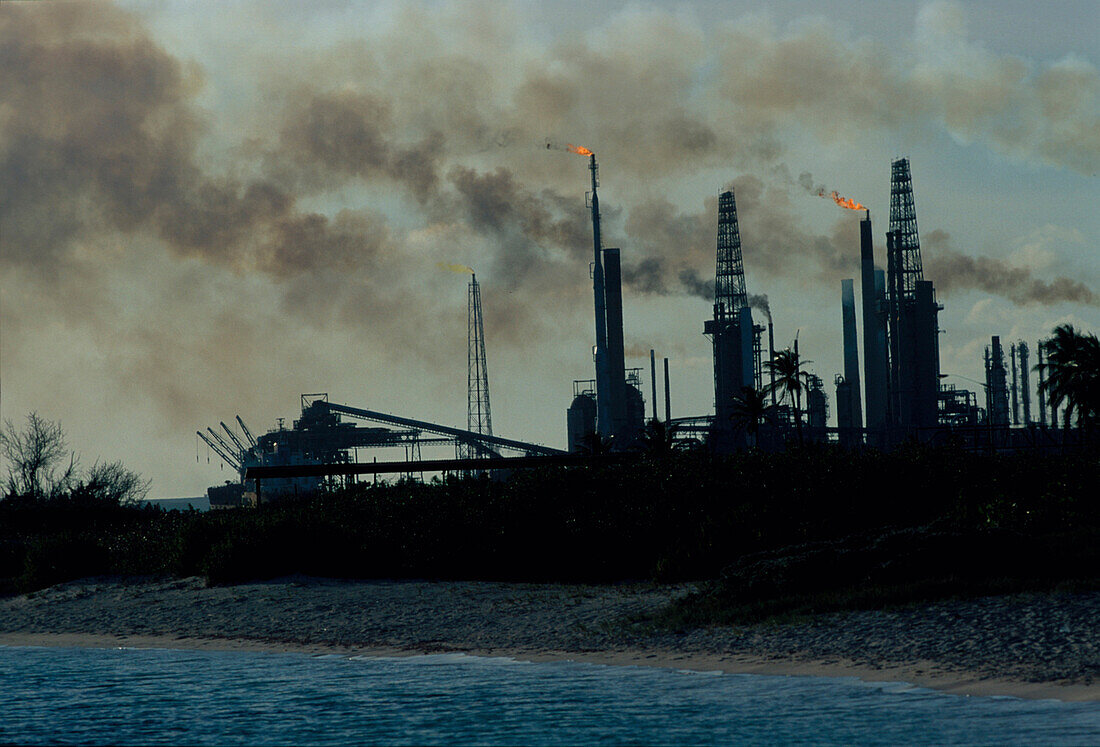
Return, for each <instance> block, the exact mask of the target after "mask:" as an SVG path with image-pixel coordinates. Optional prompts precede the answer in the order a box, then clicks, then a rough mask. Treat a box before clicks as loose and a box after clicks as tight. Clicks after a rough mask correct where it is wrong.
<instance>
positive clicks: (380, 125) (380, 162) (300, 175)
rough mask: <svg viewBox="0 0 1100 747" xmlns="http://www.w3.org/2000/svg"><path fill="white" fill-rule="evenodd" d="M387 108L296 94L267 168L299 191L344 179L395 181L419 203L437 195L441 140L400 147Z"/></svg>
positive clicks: (360, 99)
mask: <svg viewBox="0 0 1100 747" xmlns="http://www.w3.org/2000/svg"><path fill="white" fill-rule="evenodd" d="M391 108H392V107H391V103H390V102H389V101H388V100H387V99H384V98H381V97H377V96H371V95H367V94H362V93H353V92H348V91H339V92H318V91H315V90H309V89H305V90H298V91H295V92H294V93H293V94H292V95H291V96H290V98H289V101H288V102H287V103H286V112H285V114H284V116H285V122H284V124H283V127H282V130H281V132H280V135H279V143H278V148H277V149H275V150H272V151H271V152H269V153H267V154H266V159H267V164H266V168H267V169H268V170H269V172H272V173H277V174H282V175H284V176H287V175H292V176H293V177H296V178H295V182H296V183H297V184H298V185H299V186H300V187H301V188H303V189H316V190H324V189H326V188H332V187H335V186H339V184H340V183H341V182H342V181H345V180H346V179H347V178H349V177H356V178H359V179H362V180H364V181H367V182H368V183H369V182H372V181H379V180H384V181H387V182H396V183H399V184H404V185H405V186H406V187H407V188H408V190H409V192H410V193H411V194H412V195H413V196H414V197H415V198H416V199H417V200H418V201H419V202H420V203H422V204H423V203H425V202H427V201H428V200H430V199H432V198H433V197H435V196H436V193H437V189H438V185H439V170H440V159H441V157H442V156H443V154H444V151H445V150H446V143H445V139H444V137H443V134H442V133H440V132H438V131H433V132H431V133H429V134H428V135H426V136H425V137H424V138H423V139H422V140H420V141H419V142H417V143H413V144H411V145H402V144H399V143H398V142H396V133H395V128H394V123H393V116H392V113H391Z"/></svg>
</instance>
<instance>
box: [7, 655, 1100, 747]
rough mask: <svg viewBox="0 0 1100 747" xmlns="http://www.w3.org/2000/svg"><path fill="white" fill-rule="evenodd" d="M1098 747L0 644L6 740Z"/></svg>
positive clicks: (212, 658) (301, 659)
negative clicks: (1054, 746) (1035, 746)
mask: <svg viewBox="0 0 1100 747" xmlns="http://www.w3.org/2000/svg"><path fill="white" fill-rule="evenodd" d="M9 742H18V743H32V744H34V743H38V744H41V743H51V744H57V743H80V744H157V743H160V744H217V745H231V744H260V745H263V744H290V743H293V744H351V743H357V744H486V745H494V744H536V745H538V744H639V743H643V744H685V745H686V744H690V745H707V744H726V745H728V744H784V743H801V744H884V745H885V744H889V745H893V744H899V743H905V744H936V745H943V744H966V745H971V744H998V745H1001V744H1026V745H1033V744H1044V745H1048V744H1065V745H1082V744H1098V743H1100V704H1096V703H1063V702H1059V701H1053V700H1022V699H1018V698H1008V697H965V696H958V695H947V694H944V693H939V692H936V691H933V690H928V689H924V688H920V687H915V686H911V685H906V684H901V683H868V682H862V681H860V680H858V679H855V678H830V677H775V676H764V675H748V674H744V675H738V674H719V673H697V672H687V671H677V670H673V669H660V668H650V667H621V666H601V665H595V664H583V663H573V662H557V663H537V664H533V663H526V662H517V661H513V660H510V659H503V658H484V657H471V656H463V655H455V654H445V655H428V656H409V657H400V658H379V657H364V656H350V657H349V656H336V655H331V656H310V655H307V654H279V653H261V652H236V651H175V650H160V649H121V648H120V649H92V648H39V647H2V646H0V743H9Z"/></svg>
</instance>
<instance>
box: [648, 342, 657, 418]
mask: <svg viewBox="0 0 1100 747" xmlns="http://www.w3.org/2000/svg"><path fill="white" fill-rule="evenodd" d="M649 382H650V384H652V385H653V419H654V420H657V358H656V354H655V353H654V351H653V348H650V349H649Z"/></svg>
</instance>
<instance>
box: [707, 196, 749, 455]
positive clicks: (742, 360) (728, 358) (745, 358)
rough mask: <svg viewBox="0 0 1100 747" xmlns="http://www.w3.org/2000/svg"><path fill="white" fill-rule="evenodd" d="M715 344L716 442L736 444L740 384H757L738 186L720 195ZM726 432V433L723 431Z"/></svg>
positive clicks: (712, 323) (710, 325)
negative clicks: (733, 434)
mask: <svg viewBox="0 0 1100 747" xmlns="http://www.w3.org/2000/svg"><path fill="white" fill-rule="evenodd" d="M703 333H704V334H706V335H709V336H710V338H711V340H712V342H713V344H714V413H715V423H714V429H715V433H714V434H713V436H714V439H715V440H714V441H713V443H714V445H715V446H716V447H717V448H718V449H720V450H723V449H726V448H729V447H730V446H732V443H730V442H729V439H730V435H729V431H730V430H731V429H732V423H731V415H732V412H733V410H732V408H733V398H734V397H739V396H741V387H745V386H751V387H755V386H756V367H755V365H754V364H755V357H756V356H755V352H754V342H755V337H756V330H755V329H754V326H753V322H752V312H751V310H750V309H749V304H748V294H747V293H746V291H745V268H744V264H743V262H742V259H741V232H740V230H739V229H738V225H737V204H736V202H735V201H734V196H733V190H728V191H726V192H722V193H721V194H720V195H718V246H717V258H716V263H715V278H714V318H713V319H710V320H708V321H707V322H705V323H704V325H703ZM719 434H723V435H719Z"/></svg>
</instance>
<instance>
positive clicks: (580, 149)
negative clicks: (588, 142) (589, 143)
mask: <svg viewBox="0 0 1100 747" xmlns="http://www.w3.org/2000/svg"><path fill="white" fill-rule="evenodd" d="M546 150H567V151H569V152H570V153H576V154H577V155H578V156H592V155H595V153H593V152H592V151H591V150H590V149H588V148H585V147H584V146H583V145H573V143H566V144H565V145H562V144H561V143H557V142H554V141H553V140H550V139H549V138H548V139H547V140H546Z"/></svg>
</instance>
